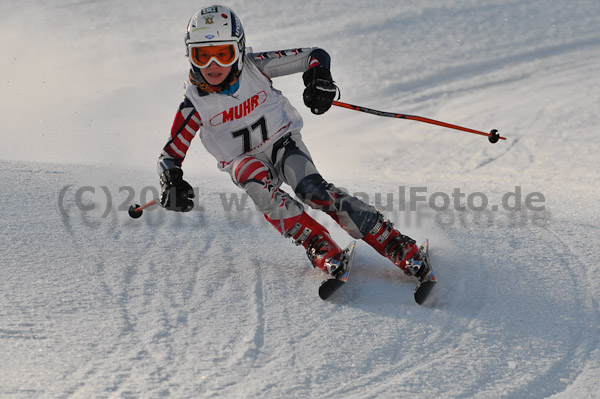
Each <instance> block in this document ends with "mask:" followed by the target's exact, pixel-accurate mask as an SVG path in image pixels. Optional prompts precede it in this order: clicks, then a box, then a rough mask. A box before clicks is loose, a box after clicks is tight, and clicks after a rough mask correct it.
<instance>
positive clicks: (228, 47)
mask: <svg viewBox="0 0 600 399" xmlns="http://www.w3.org/2000/svg"><path fill="white" fill-rule="evenodd" d="M189 55H190V60H191V62H192V64H194V65H195V66H197V67H198V68H206V67H208V66H209V65H210V63H211V62H212V61H214V62H216V63H217V64H219V65H221V66H222V67H228V66H231V65H233V64H235V62H236V61H237V60H238V58H239V56H240V55H239V51H238V47H237V43H236V42H230V43H215V44H209V45H206V44H205V43H202V44H190V45H189Z"/></svg>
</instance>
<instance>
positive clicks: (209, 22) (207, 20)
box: [204, 17, 215, 25]
mask: <svg viewBox="0 0 600 399" xmlns="http://www.w3.org/2000/svg"><path fill="white" fill-rule="evenodd" d="M214 19H215V17H204V23H205V24H206V25H212V24H214V23H215V21H214Z"/></svg>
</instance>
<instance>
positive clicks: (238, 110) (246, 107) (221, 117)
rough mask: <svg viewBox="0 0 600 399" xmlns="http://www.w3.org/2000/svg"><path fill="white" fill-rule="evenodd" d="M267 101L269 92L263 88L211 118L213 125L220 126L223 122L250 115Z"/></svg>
mask: <svg viewBox="0 0 600 399" xmlns="http://www.w3.org/2000/svg"><path fill="white" fill-rule="evenodd" d="M265 101H267V93H266V92H265V91H264V90H263V91H261V92H259V93H256V94H255V95H253V96H252V97H250V98H248V99H246V100H245V101H244V102H242V103H241V104H239V105H236V106H235V107H231V108H229V109H228V110H227V111H223V112H220V113H218V114H217V115H215V116H213V117H212V118H211V119H210V124H211V125H212V126H219V125H222V124H223V123H227V122H231V121H234V120H237V119H241V118H243V117H245V116H247V115H250V114H251V113H252V112H253V111H254V110H255V109H256V108H257V107H258V106H259V105H261V104H263V103H264V102H265Z"/></svg>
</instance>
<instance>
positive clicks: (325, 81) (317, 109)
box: [302, 66, 337, 115]
mask: <svg viewBox="0 0 600 399" xmlns="http://www.w3.org/2000/svg"><path fill="white" fill-rule="evenodd" d="M302 80H304V86H306V89H304V95H303V97H304V104H305V105H306V106H307V107H308V108H310V110H311V112H312V113H313V114H316V115H320V114H323V113H325V112H327V110H328V109H329V108H331V104H332V103H333V100H334V99H335V94H336V92H337V86H336V85H335V84H334V83H333V79H332V78H331V72H330V71H329V69H327V68H324V67H322V66H316V67H313V68H310V69H309V70H308V71H306V72H304V74H303V75H302Z"/></svg>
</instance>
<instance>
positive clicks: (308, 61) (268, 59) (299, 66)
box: [248, 47, 330, 78]
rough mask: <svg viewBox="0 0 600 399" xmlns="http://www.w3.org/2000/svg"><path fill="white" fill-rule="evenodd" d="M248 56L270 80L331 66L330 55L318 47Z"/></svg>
mask: <svg viewBox="0 0 600 399" xmlns="http://www.w3.org/2000/svg"><path fill="white" fill-rule="evenodd" d="M248 56H249V57H250V59H251V60H252V62H254V64H256V66H257V67H258V69H260V70H261V71H262V72H263V73H264V74H265V75H267V76H268V77H269V78H276V77H278V76H284V75H291V74H293V73H300V72H306V71H307V70H308V69H309V68H312V67H314V66H317V65H321V66H322V67H324V68H327V69H329V65H330V57H329V54H327V52H326V51H325V50H323V49H320V48H318V47H313V48H296V49H291V50H280V51H267V52H263V53H250V54H248Z"/></svg>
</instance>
